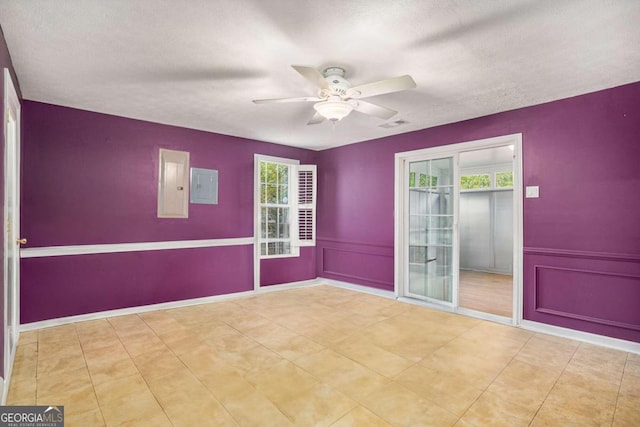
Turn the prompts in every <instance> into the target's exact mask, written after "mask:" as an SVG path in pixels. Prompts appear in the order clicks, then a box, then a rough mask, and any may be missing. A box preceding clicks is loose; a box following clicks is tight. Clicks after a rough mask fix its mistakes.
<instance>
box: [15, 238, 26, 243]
mask: <svg viewBox="0 0 640 427" xmlns="http://www.w3.org/2000/svg"><path fill="white" fill-rule="evenodd" d="M16 243H17V244H19V245H26V244H27V239H25V238H22V239H18V240H16Z"/></svg>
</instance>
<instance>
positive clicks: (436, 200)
mask: <svg viewBox="0 0 640 427" xmlns="http://www.w3.org/2000/svg"><path fill="white" fill-rule="evenodd" d="M408 172H409V197H408V202H409V206H408V208H409V209H408V215H409V218H408V222H407V224H408V230H407V231H408V236H407V237H408V238H407V239H406V241H407V242H408V245H409V248H408V249H409V254H408V255H409V256H408V262H409V268H408V270H407V271H408V273H409V277H408V285H407V294H408V296H412V297H417V298H421V299H433V300H438V301H444V302H448V303H451V302H452V297H453V271H454V270H453V242H454V234H453V233H454V227H453V225H454V210H453V203H454V197H453V195H454V188H453V183H454V180H453V175H454V171H453V157H445V158H441V159H430V160H420V161H415V162H409V168H408Z"/></svg>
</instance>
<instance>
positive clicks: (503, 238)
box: [459, 145, 514, 319]
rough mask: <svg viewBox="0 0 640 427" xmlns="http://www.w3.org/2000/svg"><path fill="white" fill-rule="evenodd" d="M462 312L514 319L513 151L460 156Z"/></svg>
mask: <svg viewBox="0 0 640 427" xmlns="http://www.w3.org/2000/svg"><path fill="white" fill-rule="evenodd" d="M459 168H460V194H459V200H460V214H459V228H460V271H459V280H460V286H459V294H460V296H459V303H460V307H461V308H466V309H470V310H475V311H479V312H482V313H488V314H493V315H496V316H502V317H506V318H509V319H511V318H512V317H513V210H514V208H513V206H514V203H513V200H514V198H513V146H510V145H507V146H502V147H494V148H485V149H482V150H474V151H465V152H462V153H460V157H459Z"/></svg>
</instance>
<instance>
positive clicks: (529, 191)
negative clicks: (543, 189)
mask: <svg viewBox="0 0 640 427" xmlns="http://www.w3.org/2000/svg"><path fill="white" fill-rule="evenodd" d="M525 197H526V198H527V199H537V198H539V197H540V187H538V186H537V185H531V186H527V188H526V190H525Z"/></svg>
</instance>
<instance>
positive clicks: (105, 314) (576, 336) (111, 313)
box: [0, 277, 640, 402]
mask: <svg viewBox="0 0 640 427" xmlns="http://www.w3.org/2000/svg"><path fill="white" fill-rule="evenodd" d="M323 284H326V285H330V286H335V287H338V288H343V289H348V290H352V291H356V292H362V293H366V294H370V295H376V296H380V297H384V298H390V299H397V300H399V301H401V302H405V303H410V304H416V305H421V306H425V307H430V308H435V309H439V310H444V311H449V312H452V313H455V311H453V310H447V308H446V307H440V306H435V305H433V306H432V305H430V304H428V303H427V304H425V303H424V302H422V301H417V300H413V299H411V298H397V297H396V295H395V293H394V292H392V291H385V290H383V289H376V288H371V287H368V286H363V285H356V284H354V283H348V282H342V281H339V280H333V279H325V278H323V277H318V278H316V279H311V280H304V281H300V282H290V283H283V284H279V285H271V286H263V287H260V288H259V289H257V290H251V291H244V292H236V293H232V294H224V295H215V296H210V297H203V298H194V299H188V300H181V301H171V302H165V303H160V304H150V305H145V306H139V307H129V308H123V309H118V310H108V311H101V312H97V313H89V314H81V315H77V316H68V317H60V318H57V319H50V320H43V321H41V322H33V323H27V324H23V325H20V327H19V330H20V332H25V331H31V330H35V329H43V328H50V327H53V326H60V325H66V324H69V323H75V322H82V321H86V320H96V319H106V318H109V317H116V316H124V315H128V314H138V313H146V312H150V311H156V310H167V309H172V308H180V307H188V306H192V305H199V304H207V303H211V302H219V301H226V300H233V299H238V298H246V297H250V296H255V295H259V294H263V293H268V292H277V291H283V290H287V289H295V288H302V287H307V286H318V285H323ZM464 314H467V315H469V314H472V313H464ZM475 317H480V318H482V317H481V316H475ZM485 320H493V321H500V319H491V318H488V317H487V318H486V319H485ZM500 323H504V322H503V321H500ZM520 327H521V328H523V329H527V330H530V331H534V332H541V333H545V334H549V335H555V336H559V337H563V338H568V339H573V340H576V341H582V342H586V343H590V344H595V345H600V346H604V347H609V348H613V349H616V350H621V351H627V352H630V353H637V354H640V343H635V342H632V341H626V340H621V339H617V338H611V337H606V336H604V335H596V334H591V333H588V332H582V331H576V330H574V329H568V328H561V327H559V326H552V325H547V324H545V323H538V322H532V321H530V320H522V321H521V323H520ZM11 365H13V363H12V364H11ZM6 374H7V373H6V372H5V377H6V378H7V379H9V378H10V374H11V373H10V372H9V375H6ZM0 380H1V377H0ZM3 383H4V384H3V389H2V390H3V395H2V399H6V393H7V392H8V390H4V389H5V388H7V387H8V385H9V384H8V381H3ZM2 402H4V400H2Z"/></svg>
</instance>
